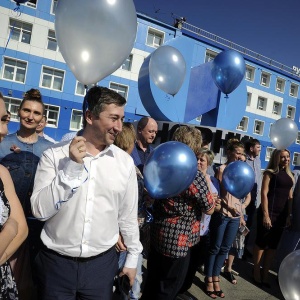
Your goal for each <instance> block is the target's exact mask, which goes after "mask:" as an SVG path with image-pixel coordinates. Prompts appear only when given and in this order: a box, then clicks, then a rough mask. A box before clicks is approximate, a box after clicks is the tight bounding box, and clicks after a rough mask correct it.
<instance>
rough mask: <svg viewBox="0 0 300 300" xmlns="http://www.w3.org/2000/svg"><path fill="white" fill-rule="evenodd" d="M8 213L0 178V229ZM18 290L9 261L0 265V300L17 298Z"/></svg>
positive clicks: (8, 209)
mask: <svg viewBox="0 0 300 300" xmlns="http://www.w3.org/2000/svg"><path fill="white" fill-rule="evenodd" d="M9 215H10V206H9V203H8V200H7V198H6V196H5V194H4V188H3V183H2V181H1V179H0V231H1V230H2V227H3V225H4V223H5V222H6V221H7V219H8V217H9ZM18 299H19V297H18V291H17V287H16V282H15V280H14V277H13V274H12V271H11V268H10V265H9V262H8V261H7V262H5V263H4V264H3V265H1V266H0V300H18Z"/></svg>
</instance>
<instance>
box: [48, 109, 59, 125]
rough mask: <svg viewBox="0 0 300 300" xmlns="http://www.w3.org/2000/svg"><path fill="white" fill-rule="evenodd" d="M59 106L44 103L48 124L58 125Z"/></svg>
mask: <svg viewBox="0 0 300 300" xmlns="http://www.w3.org/2000/svg"><path fill="white" fill-rule="evenodd" d="M59 109H60V107H59V106H54V105H48V104H45V115H46V117H47V122H48V126H50V127H58V118H59Z"/></svg>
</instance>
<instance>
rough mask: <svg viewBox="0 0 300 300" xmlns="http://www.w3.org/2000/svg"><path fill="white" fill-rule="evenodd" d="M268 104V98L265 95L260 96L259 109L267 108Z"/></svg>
mask: <svg viewBox="0 0 300 300" xmlns="http://www.w3.org/2000/svg"><path fill="white" fill-rule="evenodd" d="M266 106H267V99H266V98H263V97H258V100H257V109H260V110H266Z"/></svg>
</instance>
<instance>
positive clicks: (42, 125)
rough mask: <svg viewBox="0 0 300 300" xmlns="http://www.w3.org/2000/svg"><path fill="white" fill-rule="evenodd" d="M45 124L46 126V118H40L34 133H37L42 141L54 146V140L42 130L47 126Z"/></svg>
mask: <svg viewBox="0 0 300 300" xmlns="http://www.w3.org/2000/svg"><path fill="white" fill-rule="evenodd" d="M47 124H48V121H47V117H46V116H43V118H42V120H41V122H40V124H39V125H38V126H37V128H36V130H35V131H36V133H37V134H38V135H39V136H41V137H43V138H44V139H46V140H48V141H50V142H52V143H54V144H55V143H57V142H56V140H55V139H53V138H52V137H51V136H49V135H47V134H46V133H45V132H44V128H45V127H46V126H47Z"/></svg>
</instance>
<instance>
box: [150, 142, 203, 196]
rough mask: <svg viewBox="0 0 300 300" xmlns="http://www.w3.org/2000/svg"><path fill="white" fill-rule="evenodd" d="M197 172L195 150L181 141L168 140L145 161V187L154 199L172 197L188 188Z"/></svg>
mask: <svg viewBox="0 0 300 300" xmlns="http://www.w3.org/2000/svg"><path fill="white" fill-rule="evenodd" d="M196 174H197V158H196V156H195V153H194V152H193V150H192V149H191V148H190V147H188V146H187V145H186V144H183V143H180V142H166V143H163V144H161V145H159V146H158V147H156V148H155V149H154V150H153V151H152V152H151V154H150V155H149V157H148V159H147V161H146V163H145V166H144V182H145V187H146V189H147V191H148V192H149V195H150V196H151V197H152V198H154V199H165V198H170V197H173V196H176V195H178V194H180V193H181V192H182V191H184V190H186V189H187V188H188V187H189V186H190V185H191V183H192V182H193V180H194V179H195V177H196Z"/></svg>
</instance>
